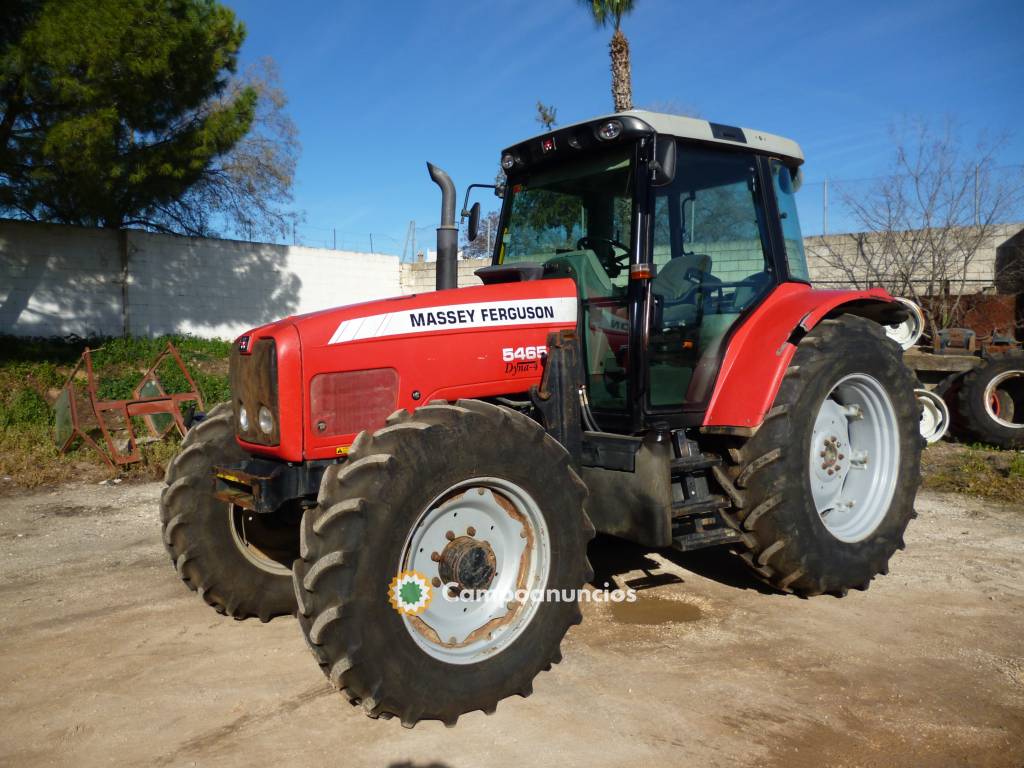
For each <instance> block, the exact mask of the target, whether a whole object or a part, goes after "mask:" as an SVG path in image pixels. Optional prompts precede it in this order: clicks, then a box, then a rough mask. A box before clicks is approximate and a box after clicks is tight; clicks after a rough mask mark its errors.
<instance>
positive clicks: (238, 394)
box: [230, 339, 281, 445]
mask: <svg viewBox="0 0 1024 768" xmlns="http://www.w3.org/2000/svg"><path fill="white" fill-rule="evenodd" d="M230 379H231V398H232V405H233V406H234V411H235V434H237V435H238V437H239V438H241V439H242V440H245V441H246V442H248V443H256V444H257V445H278V444H279V443H280V442H281V421H280V418H279V413H278V408H277V350H276V349H275V348H274V340H273V339H259V340H258V341H257V342H256V343H255V344H253V345H252V353H251V354H248V355H243V354H242V353H241V352H240V351H239V350H238V349H237V347H236V348H235V350H234V351H233V352H232V353H231V376H230ZM261 407H266V408H268V409H269V410H270V412H271V414H273V416H274V425H273V429H271V431H270V434H267V433H265V432H262V431H261V430H260V428H259V412H260V408H261ZM242 408H245V410H246V412H247V413H248V416H249V425H248V426H249V428H248V429H244V430H243V429H242V422H241V419H240V418H239V417H240V415H241V413H240V412H241V409H242Z"/></svg>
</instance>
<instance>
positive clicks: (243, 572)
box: [160, 404, 301, 621]
mask: <svg viewBox="0 0 1024 768" xmlns="http://www.w3.org/2000/svg"><path fill="white" fill-rule="evenodd" d="M247 455H248V454H246V452H245V451H243V450H242V449H241V448H240V447H239V445H238V443H237V442H236V441H235V430H234V417H233V415H232V410H231V406H230V404H221V405H218V406H217V407H215V408H214V409H213V410H212V411H210V412H209V413H208V414H207V415H206V418H205V419H203V421H201V422H200V423H199V424H198V425H196V426H195V427H194V428H192V429H190V430H189V432H188V434H187V435H186V436H185V439H184V441H183V442H182V450H181V453H179V454H178V455H177V456H175V457H174V460H173V461H171V463H170V465H169V466H168V467H167V476H166V477H165V479H164V482H165V483H166V485H167V487H166V488H164V491H163V493H162V494H161V496H160V522H161V529H162V533H163V541H164V547H165V548H166V549H167V553H168V554H169V555H170V556H171V562H173V563H174V567H175V569H176V570H177V571H178V576H179V577H181V580H182V581H184V582H185V584H186V586H188V588H189V589H191V590H193V591H196V592H198V593H199V595H200V597H202V598H203V600H205V601H206V603H207V604H209V605H210V606H212V607H213V608H214V609H216V611H217V612H218V613H222V614H227V615H228V616H232V617H234V618H236V619H245V618H249V617H251V616H258V617H259V619H260V620H261V621H270V619H271V618H273V617H274V616H282V615H285V614H292V613H294V612H295V595H294V593H293V592H292V586H291V562H292V560H294V559H295V558H296V557H298V531H299V515H300V514H301V513H300V512H299V511H298V510H283V511H281V512H276V513H274V514H273V515H254V514H252V513H247V512H245V510H242V509H240V508H237V507H234V506H233V505H229V504H227V503H226V502H223V501H220V500H219V499H215V498H214V497H213V492H214V477H213V467H214V465H216V464H221V463H226V462H232V461H240V460H242V459H244V458H246V457H247Z"/></svg>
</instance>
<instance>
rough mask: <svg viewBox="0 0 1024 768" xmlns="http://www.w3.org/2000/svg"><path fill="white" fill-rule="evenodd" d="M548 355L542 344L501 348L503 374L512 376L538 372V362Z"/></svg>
mask: <svg viewBox="0 0 1024 768" xmlns="http://www.w3.org/2000/svg"><path fill="white" fill-rule="evenodd" d="M547 353H548V348H547V346H545V345H544V344H534V345H531V346H525V347H503V348H502V350H501V359H502V361H503V362H504V363H505V373H511V374H513V375H515V374H520V373H529V372H534V371H539V370H540V362H541V360H543V359H544V356H545V355H546V354H547Z"/></svg>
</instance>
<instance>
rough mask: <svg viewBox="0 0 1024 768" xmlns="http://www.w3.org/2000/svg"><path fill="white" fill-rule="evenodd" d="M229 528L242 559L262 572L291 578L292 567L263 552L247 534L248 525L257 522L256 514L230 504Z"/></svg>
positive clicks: (228, 506)
mask: <svg viewBox="0 0 1024 768" xmlns="http://www.w3.org/2000/svg"><path fill="white" fill-rule="evenodd" d="M227 508H228V527H229V528H230V529H231V538H232V540H233V541H234V542H235V546H236V547H237V548H238V551H239V552H241V553H242V557H244V558H245V559H246V560H248V561H249V562H250V563H252V564H253V565H255V566H256V567H257V568H259V569H260V570H261V571H266V572H267V573H271V574H273V575H274V576H286V575H287V576H290V575H291V572H292V569H291V565H290V564H289V565H285V564H284V563H282V562H280V561H278V560H275V559H274V558H273V557H272V556H271V555H270V554H268V553H267V552H265V551H263V549H261V548H260V547H259V546H258V544H257V542H255V541H253V540H252V539H251V538H250V536H249V535H248V532H247V525H246V524H247V523H254V522H256V520H257V518H256V513H255V512H249V511H248V510H245V509H242V508H241V507H239V506H236V505H235V504H228V505H227Z"/></svg>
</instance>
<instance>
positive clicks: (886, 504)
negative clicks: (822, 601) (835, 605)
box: [719, 315, 924, 596]
mask: <svg viewBox="0 0 1024 768" xmlns="http://www.w3.org/2000/svg"><path fill="white" fill-rule="evenodd" d="M914 385H915V382H914V377H913V374H912V373H911V372H910V370H909V369H908V368H907V367H906V366H905V365H904V364H903V361H902V354H901V350H900V348H899V346H898V345H897V344H895V343H894V342H893V341H891V340H889V339H887V338H886V336H885V333H884V332H883V330H882V328H881V327H880V326H879V325H878V324H876V323H874V322H871V321H869V320H865V319H864V318H860V317H855V316H851V315H843V316H842V317H840V318H839V319H837V320H825V321H823V322H822V323H820V324H819V325H818V326H816V327H815V328H814V329H813V330H811V331H810V333H808V334H807V335H806V336H805V337H804V338H803V339H801V341H800V344H799V347H798V348H797V352H796V354H795V355H794V357H793V362H792V363H791V365H790V367H789V368H788V369H787V371H786V375H785V377H784V378H783V381H782V385H781V387H780V388H779V393H778V395H777V396H776V398H775V402H774V404H773V407H772V408H771V410H770V411H769V413H768V415H767V416H766V418H765V421H764V423H763V424H762V425H761V427H760V428H759V429H758V430H757V432H756V433H755V434H754V436H753V437H751V438H749V439H748V440H745V441H742V442H741V443H740V444H738V445H732V446H729V447H728V450H727V454H728V456H729V457H730V458H731V460H732V465H731V466H730V467H728V468H727V469H725V470H724V471H723V472H721V473H720V474H719V477H720V482H722V484H723V485H724V486H726V488H727V490H728V491H729V493H730V495H731V496H732V498H733V501H734V504H738V505H739V506H738V508H736V509H735V510H734V511H733V512H731V513H727V516H728V519H729V521H730V522H731V524H732V525H733V526H734V527H735V528H736V529H737V530H738V531H739V532H740V533H741V536H742V538H741V541H742V544H743V548H744V551H743V552H742V553H741V556H742V558H743V559H744V561H745V562H746V563H747V564H748V565H749V566H750V567H751V568H752V569H753V570H754V572H755V573H756V574H757V575H758V576H759V577H760V578H761V579H763V580H764V581H766V582H768V583H769V584H771V585H772V586H774V587H776V588H777V589H780V590H783V591H786V592H792V593H796V594H799V595H803V596H809V595H818V594H823V593H829V594H833V595H837V596H842V595H845V594H846V592H847V591H848V590H849V589H851V588H856V589H867V587H868V585H869V584H870V582H871V580H872V579H873V578H874V577H875V576H876V575H878V574H880V573H883V574H884V573H887V572H888V563H889V559H890V558H891V557H892V555H893V554H894V553H895V551H896V550H897V549H902V548H903V546H904V543H903V534H904V531H905V530H906V527H907V524H908V523H909V522H910V520H911V518H913V517H914V515H915V513H914V507H913V505H914V497H915V495H916V493H917V488H918V485H919V484H920V457H921V447H922V444H923V442H924V440H923V438H921V436H920V429H919V421H920V416H921V414H920V411H919V409H918V405H917V400H916V398H915V395H914Z"/></svg>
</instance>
